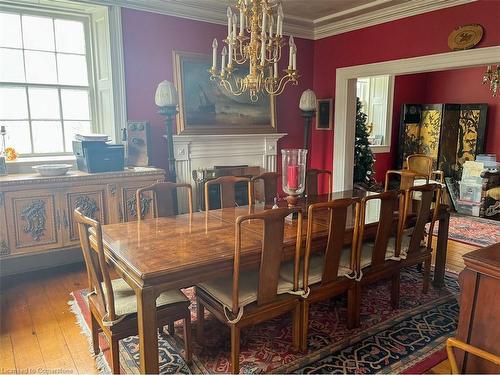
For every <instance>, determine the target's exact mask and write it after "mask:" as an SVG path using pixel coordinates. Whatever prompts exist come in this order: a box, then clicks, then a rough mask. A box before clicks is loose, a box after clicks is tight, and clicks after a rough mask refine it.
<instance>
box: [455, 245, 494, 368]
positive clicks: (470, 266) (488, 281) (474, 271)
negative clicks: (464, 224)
mask: <svg viewBox="0 0 500 375" xmlns="http://www.w3.org/2000/svg"><path fill="white" fill-rule="evenodd" d="M464 262H465V269H464V270H463V271H462V273H460V279H459V282H460V316H459V320H458V332H457V338H458V339H459V340H461V341H463V342H465V343H467V344H470V345H472V346H475V347H478V348H480V349H483V350H486V351H487V352H490V353H493V354H495V355H500V345H499V342H500V243H497V244H495V245H492V246H489V247H486V248H484V249H479V250H475V251H472V252H470V253H467V254H465V255H464ZM455 350H456V349H455ZM456 357H457V363H458V368H459V370H460V371H461V373H469V374H470V373H490V374H493V373H494V374H497V373H500V366H497V365H495V364H493V363H491V362H487V361H485V360H482V359H480V358H478V357H475V356H472V355H470V354H464V353H463V352H462V351H460V350H456Z"/></svg>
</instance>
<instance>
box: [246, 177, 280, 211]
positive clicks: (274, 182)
mask: <svg viewBox="0 0 500 375" xmlns="http://www.w3.org/2000/svg"><path fill="white" fill-rule="evenodd" d="M280 176H281V175H280V174H279V173H276V172H266V173H262V174H260V175H258V176H255V177H253V178H252V179H251V180H250V185H249V187H248V195H249V198H248V202H249V204H253V203H254V199H255V191H254V189H255V183H256V182H257V181H262V182H263V183H264V202H265V204H266V205H271V204H273V203H274V198H275V197H276V196H277V195H278V179H279V177H280Z"/></svg>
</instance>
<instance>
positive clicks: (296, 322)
mask: <svg viewBox="0 0 500 375" xmlns="http://www.w3.org/2000/svg"><path fill="white" fill-rule="evenodd" d="M300 312H301V309H300V304H297V307H295V310H293V311H292V349H293V350H294V351H295V352H298V351H299V349H300V346H301V345H300V344H301V337H300V333H301V331H302V328H303V327H301V323H302V318H301V314H300Z"/></svg>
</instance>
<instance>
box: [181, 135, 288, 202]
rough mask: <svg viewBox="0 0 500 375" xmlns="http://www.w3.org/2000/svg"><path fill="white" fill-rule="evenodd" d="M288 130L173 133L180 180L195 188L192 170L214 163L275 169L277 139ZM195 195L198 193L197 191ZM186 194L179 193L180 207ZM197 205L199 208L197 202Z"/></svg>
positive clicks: (269, 170)
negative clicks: (251, 132) (238, 132)
mask: <svg viewBox="0 0 500 375" xmlns="http://www.w3.org/2000/svg"><path fill="white" fill-rule="evenodd" d="M286 135H287V134H286V133H265V134H221V135H214V134H192V135H190V134H181V135H174V136H173V143H174V158H175V168H176V174H177V182H180V183H190V184H191V185H193V188H194V181H193V177H192V176H193V171H195V170H199V169H212V168H213V167H214V166H215V165H227V166H231V165H248V166H259V167H261V169H262V172H274V171H276V160H277V159H276V156H277V153H278V146H277V144H278V140H279V139H280V138H283V137H284V136H286ZM194 195H195V196H196V194H194ZM184 202H185V197H184V196H183V194H180V195H179V207H180V208H181V207H184V206H185V204H184ZM194 203H195V207H196V202H194Z"/></svg>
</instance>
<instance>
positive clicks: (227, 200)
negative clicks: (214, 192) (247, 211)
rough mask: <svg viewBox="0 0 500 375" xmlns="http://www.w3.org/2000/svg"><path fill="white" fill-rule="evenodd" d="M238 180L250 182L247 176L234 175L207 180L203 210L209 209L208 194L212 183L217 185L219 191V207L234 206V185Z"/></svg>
mask: <svg viewBox="0 0 500 375" xmlns="http://www.w3.org/2000/svg"><path fill="white" fill-rule="evenodd" d="M238 182H246V183H247V184H248V183H249V182H250V179H249V178H248V177H236V176H221V177H218V178H215V179H213V180H209V181H207V182H206V183H205V210H206V211H209V210H211V208H210V195H209V189H210V186H212V185H219V188H220V192H219V196H220V207H221V208H226V207H235V206H236V193H235V185H236V184H237V183H238Z"/></svg>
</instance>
